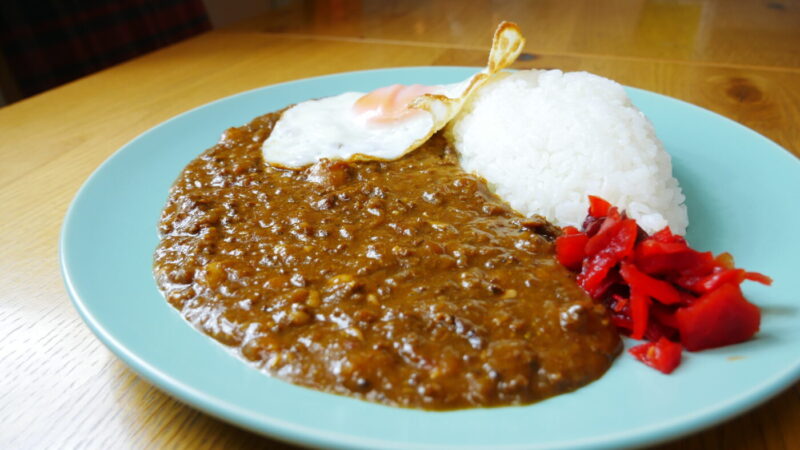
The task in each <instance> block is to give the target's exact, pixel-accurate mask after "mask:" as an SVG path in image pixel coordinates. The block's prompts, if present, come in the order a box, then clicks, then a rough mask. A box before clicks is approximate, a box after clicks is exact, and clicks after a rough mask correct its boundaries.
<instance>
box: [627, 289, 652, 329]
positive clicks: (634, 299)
mask: <svg viewBox="0 0 800 450" xmlns="http://www.w3.org/2000/svg"><path fill="white" fill-rule="evenodd" d="M631 319H632V321H633V330H632V332H631V337H632V338H634V339H642V338H643V337H644V333H645V331H647V321H648V320H649V319H650V299H649V298H648V297H647V296H646V295H644V294H642V293H641V292H638V291H637V290H636V289H631Z"/></svg>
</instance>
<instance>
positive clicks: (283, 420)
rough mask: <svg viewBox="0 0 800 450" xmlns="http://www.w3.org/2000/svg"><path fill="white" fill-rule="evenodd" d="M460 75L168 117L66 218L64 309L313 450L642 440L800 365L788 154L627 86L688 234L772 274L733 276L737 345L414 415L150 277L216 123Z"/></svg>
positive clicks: (281, 92) (240, 419)
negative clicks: (259, 342) (667, 158)
mask: <svg viewBox="0 0 800 450" xmlns="http://www.w3.org/2000/svg"><path fill="white" fill-rule="evenodd" d="M475 70H476V69H474V68H455V67H418V68H403V69H386V70H375V71H366V72H354V73H345V74H338V75H332V76H326V77H320V78H312V79H307V80H300V81H294V82H290V83H284V84H279V85H275V86H269V87H265V88H261V89H256V90H253V91H249V92H245V93H242V94H239V95H235V96H233V97H228V98H225V99H222V100H219V101H216V102H214V103H211V104H208V105H205V106H202V107H200V108H197V109H194V110H192V111H189V112H187V113H184V114H182V115H180V116H178V117H175V118H173V119H171V120H169V121H167V122H165V123H163V124H161V125H159V126H157V127H155V128H153V129H151V130H149V131H147V132H146V133H144V134H142V135H141V136H139V137H138V138H136V139H135V140H133V141H132V142H130V143H129V144H127V145H126V146H124V147H123V148H121V149H120V150H119V151H118V152H116V153H115V154H114V155H113V156H112V157H111V158H109V159H108V161H106V162H105V163H104V164H103V165H102V166H100V168H98V169H97V171H96V172H95V173H94V174H93V175H92V176H91V177H90V178H89V180H88V181H87V182H86V183H85V185H84V186H83V187H82V189H81V190H80V192H79V193H78V194H77V196H76V197H75V199H74V201H73V203H72V206H71V208H70V210H69V213H68V214H67V217H66V220H65V223H64V228H63V232H62V239H61V264H62V270H63V274H64V279H65V282H66V286H67V289H68V291H69V293H70V296H71V297H72V300H73V302H74V304H75V307H76V308H77V310H78V311H79V312H80V314H81V316H82V317H83V319H84V320H85V321H86V323H87V324H88V325H89V327H90V328H91V329H92V330H93V331H94V333H95V334H96V335H97V336H98V337H99V338H100V339H101V340H102V341H103V342H104V343H105V344H106V345H107V346H108V347H109V348H110V349H111V351H113V352H114V353H115V354H116V355H117V356H119V357H120V358H121V359H122V360H123V361H125V363H127V364H128V365H129V366H130V367H131V368H132V369H133V370H135V371H136V372H137V373H139V374H140V375H141V376H142V377H143V378H145V379H147V380H148V381H150V382H152V383H153V384H155V385H156V386H158V387H159V388H161V389H162V390H164V391H166V392H168V393H169V394H171V395H173V396H175V397H177V398H179V399H180V400H182V401H184V402H186V403H188V404H190V405H193V406H195V407H197V408H199V409H201V410H203V411H205V412H207V413H209V414H211V415H214V416H216V417H219V418H221V419H223V420H226V421H228V422H231V423H234V424H237V425H239V426H241V427H244V428H247V429H250V430H253V431H255V432H258V433H262V434H265V435H269V436H273V437H276V438H279V439H283V440H287V441H291V442H295V443H300V444H305V445H314V446H326V447H328V446H331V447H369V448H391V447H396V448H401V447H402V448H414V447H426V448H427V447H437V446H438V447H452V448H456V447H457V448H471V447H491V448H495V449H498V448H523V447H541V448H557V447H561V448H580V447H593V448H595V447H621V446H638V445H645V444H653V443H657V442H661V441H664V440H667V439H671V438H675V437H678V436H681V435H685V434H687V433H691V432H693V431H697V430H699V429H701V428H704V427H708V426H710V425H712V424H715V423H717V422H720V421H723V420H725V419H728V418H730V417H731V416H734V415H736V414H739V413H741V412H743V411H745V410H746V409H748V408H752V407H754V406H755V405H757V404H759V403H761V402H763V401H765V400H767V399H768V398H769V397H771V396H773V395H775V394H777V393H778V392H780V391H781V390H782V389H784V388H786V387H788V386H789V385H790V384H791V383H793V382H794V381H795V380H797V379H798V375H800V345H798V344H797V343H798V342H800V310H798V308H800V306H799V305H800V303H799V302H798V292H800V277H798V276H797V269H798V265H797V259H798V255H800V239H798V237H797V224H798V223H800V200H798V199H799V198H800V196H799V195H798V194H799V193H800V161H798V159H796V158H795V157H794V156H792V155H791V154H790V153H788V152H786V151H785V150H783V149H782V148H780V147H779V146H778V145H776V144H775V143H773V142H771V141H769V140H768V139H766V138H764V137H763V136H761V135H759V134H757V133H755V132H753V131H752V130H749V129H747V128H745V127H743V126H741V125H739V124H737V123H735V122H733V121H731V120H728V119H725V118H723V117H721V116H719V115H716V114H714V113H711V112H709V111H706V110H704V109H701V108H698V107H696V106H693V105H690V104H687V103H684V102H681V101H678V100H675V99H672V98H669V97H664V96H662V95H658V94H654V93H651V92H647V91H642V90H639V89H628V93H629V94H630V96H631V98H632V99H633V102H634V103H635V104H636V105H637V106H638V107H639V108H640V109H641V110H642V111H644V113H645V114H647V116H649V118H650V119H651V120H652V121H653V123H654V124H655V128H656V130H657V132H658V135H659V136H660V138H661V139H662V140H663V141H664V143H665V145H666V148H667V150H668V151H669V153H670V154H671V155H672V158H673V164H674V171H675V175H676V176H677V178H678V179H679V180H680V183H681V185H682V187H683V189H684V192H685V194H686V197H687V205H688V208H689V218H690V221H691V225H690V227H689V233H688V239H689V241H690V243H691V244H692V245H693V246H695V247H696V248H698V249H701V250H711V251H714V252H715V253H717V252H721V251H726V250H727V251H730V252H732V253H733V254H734V255H735V256H736V259H737V263H738V265H739V266H741V267H744V268H746V269H749V270H755V271H759V272H763V273H765V274H768V275H770V276H772V277H773V278H774V280H775V283H774V285H773V286H772V287H763V286H761V285H757V284H755V283H747V284H745V286H744V292H745V295H746V296H747V297H748V298H749V299H751V300H752V301H753V302H754V303H756V304H758V305H759V306H761V308H762V311H763V323H762V330H761V332H760V333H759V334H758V337H757V338H756V339H754V340H752V341H749V342H746V343H743V344H739V345H734V346H730V347H726V348H721V349H716V350H710V351H705V352H701V353H696V354H688V355H687V356H686V357H685V360H684V363H683V364H682V365H681V367H680V368H679V369H678V370H677V371H676V372H674V373H673V374H672V375H670V376H665V375H662V374H660V373H659V372H656V371H655V370H652V369H650V368H648V367H646V366H644V365H643V364H641V363H638V362H636V361H634V360H633V358H632V357H630V355H628V354H627V353H625V354H623V355H621V356H620V357H619V359H618V360H617V361H616V362H615V363H614V365H613V367H612V368H611V369H610V370H609V371H608V373H607V374H606V375H605V376H604V377H603V378H601V379H600V380H598V381H596V382H594V383H592V384H590V385H588V386H586V387H584V388H582V389H579V390H578V391H576V392H574V393H571V394H566V395H561V396H558V397H555V398H552V399H549V400H546V401H543V402H540V403H537V404H533V405H530V406H524V407H505V408H493V409H471V410H462V411H453V412H424V411H417V410H408V409H399V408H391V407H387V406H381V405H377V404H371V403H367V402H363V401H359V400H353V399H350V398H345V397H340V396H336V395H330V394H324V393H320V392H316V391H313V390H310V389H306V388H301V387H297V386H294V385H292V384H289V383H286V382H283V381H280V380H277V379H273V378H270V377H268V376H265V375H263V374H262V373H260V372H258V371H257V370H256V369H254V368H252V367H251V366H249V365H247V364H245V363H244V362H242V361H240V360H239V359H237V358H236V357H234V356H233V355H232V354H231V353H229V352H228V351H227V350H226V349H225V348H224V347H223V346H221V345H219V344H217V343H216V342H215V341H213V340H212V339H210V338H208V337H206V336H205V335H203V334H201V333H200V332H198V331H196V330H195V329H194V328H192V327H191V326H190V325H189V324H187V323H186V322H185V321H184V320H183V319H182V318H181V317H180V316H179V315H178V313H177V312H176V311H175V310H174V309H173V308H172V307H171V306H169V305H168V304H167V302H166V301H165V300H164V299H163V298H162V296H161V295H160V294H159V292H158V290H157V289H156V285H155V282H154V279H153V276H152V274H151V266H152V254H153V250H154V248H155V247H156V244H157V242H158V239H157V234H156V224H157V222H158V219H159V214H160V211H161V208H162V206H163V205H164V202H165V201H166V198H167V191H168V189H169V187H170V185H171V184H172V182H173V181H174V180H175V179H176V177H177V176H178V174H179V173H180V171H181V169H182V168H183V167H184V166H185V165H186V164H187V163H188V162H189V161H191V160H192V159H193V158H195V157H196V156H197V155H198V154H200V152H202V151H203V150H204V149H206V148H208V147H211V146H212V145H213V144H214V143H215V142H216V141H217V138H218V137H219V135H220V134H221V133H222V132H223V131H224V130H225V129H226V128H227V127H230V126H235V125H241V124H245V123H247V122H249V121H250V119H252V118H254V117H256V116H258V115H261V114H263V113H266V112H269V111H273V110H276V109H279V108H282V107H284V106H286V105H289V104H292V103H295V102H299V101H302V100H306V99H309V98H315V97H323V96H328V95H333V94H338V93H341V92H344V91H347V90H361V91H366V90H371V89H373V88H377V87H379V86H384V85H388V84H392V83H405V84H412V83H424V84H438V83H451V82H455V81H458V80H463V79H465V78H467V77H468V76H469V75H471V74H472V73H474V71H475Z"/></svg>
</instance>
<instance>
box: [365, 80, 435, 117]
mask: <svg viewBox="0 0 800 450" xmlns="http://www.w3.org/2000/svg"><path fill="white" fill-rule="evenodd" d="M435 91H436V87H435V86H424V85H421V84H412V85H410V86H405V85H402V84H393V85H391V86H386V87H382V88H378V89H375V90H374V91H372V92H370V93H368V94H364V95H363V96H362V97H361V98H359V99H358V100H356V102H355V103H354V104H353V110H354V111H355V112H356V114H358V115H359V116H361V117H363V118H364V119H365V120H366V121H367V122H369V123H376V124H377V123H381V124H388V123H393V122H399V121H402V120H405V119H407V118H409V117H411V116H413V115H415V114H420V113H421V112H422V111H421V110H419V109H414V108H409V103H411V102H412V101H413V100H414V99H415V98H417V97H419V96H421V95H424V94H430V93H432V92H435Z"/></svg>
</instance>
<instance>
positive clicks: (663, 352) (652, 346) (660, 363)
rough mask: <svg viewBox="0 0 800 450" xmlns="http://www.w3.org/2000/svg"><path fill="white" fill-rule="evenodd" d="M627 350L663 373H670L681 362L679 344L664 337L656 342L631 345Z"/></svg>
mask: <svg viewBox="0 0 800 450" xmlns="http://www.w3.org/2000/svg"><path fill="white" fill-rule="evenodd" d="M628 352H630V354H632V355H633V356H635V357H636V359H638V360H639V361H641V362H643V363H645V364H647V365H648V366H650V367H652V368H654V369H656V370H658V371H659V372H661V373H665V374H670V373H672V371H673V370H675V368H676V367H678V365H679V364H680V363H681V344H678V343H677V342H672V341H670V340H669V339H667V338H664V337H662V338H660V339H658V340H657V341H656V342H647V343H645V344H641V345H637V346H636V347H632V348H631V349H630V350H628Z"/></svg>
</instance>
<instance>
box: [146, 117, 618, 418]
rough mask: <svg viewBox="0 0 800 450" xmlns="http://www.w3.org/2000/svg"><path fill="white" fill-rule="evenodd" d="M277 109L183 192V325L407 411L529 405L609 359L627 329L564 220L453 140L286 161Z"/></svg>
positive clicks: (227, 142)
mask: <svg viewBox="0 0 800 450" xmlns="http://www.w3.org/2000/svg"><path fill="white" fill-rule="evenodd" d="M278 118H279V113H275V114H268V115H265V116H262V117H259V118H257V119H255V120H254V121H253V122H251V123H250V124H249V125H246V126H243V127H239V128H232V129H230V130H228V131H227V132H226V133H225V135H224V136H223V138H222V140H221V141H220V142H219V143H218V144H217V145H215V146H214V147H212V148H211V149H209V150H207V151H206V152H205V153H203V154H202V155H201V156H199V157H198V158H197V159H195V160H194V161H192V162H191V163H190V164H189V165H188V166H187V167H186V169H185V170H184V171H183V173H182V174H181V176H180V178H179V179H178V180H177V182H176V183H175V185H174V186H173V188H172V190H171V191H170V195H169V200H168V201H167V204H166V207H165V208H164V211H163V215H162V218H161V223H160V225H159V231H160V235H161V242H160V244H159V246H158V249H157V250H156V254H155V275H156V279H157V282H158V285H159V287H160V288H161V290H162V291H163V292H164V294H165V296H166V298H167V300H168V301H169V302H170V303H171V304H172V305H173V306H174V307H175V308H177V309H178V311H180V313H181V314H182V315H183V316H184V317H185V318H186V320H188V321H189V322H191V323H192V324H194V325H195V326H196V327H198V328H199V329H200V330H202V331H203V332H205V333H207V334H208V335H210V336H211V337H213V338H214V339H216V340H218V341H220V342H222V343H223V344H226V345H229V346H232V347H234V348H237V349H238V350H239V351H240V352H241V355H242V356H243V357H244V358H246V359H248V360H250V361H252V362H254V363H255V364H257V365H258V366H259V367H260V368H262V369H263V370H265V371H266V372H268V373H269V374H272V375H274V376H277V377H279V378H282V379H284V380H288V381H291V382H293V383H297V384H300V385H303V386H308V387H312V388H316V389H320V390H323V391H326V392H332V393H337V394H345V395H350V396H354V397H358V398H362V399H366V400H371V401H375V402H380V403H384V404H388V405H394V406H403V407H413V408H424V409H454V408H465V407H479V406H497V405H519V404H525V403H531V402H534V401H537V400H540V399H543V398H546V397H550V396H553V395H556V394H560V393H563V392H567V391H571V390H573V389H576V388H578V387H580V386H583V385H585V384H587V383H589V382H591V381H593V380H595V379H597V378H598V377H600V376H601V375H602V374H603V373H604V372H605V371H606V369H608V367H609V366H610V364H611V362H612V360H613V359H614V357H615V356H616V355H617V354H618V352H619V351H620V346H621V343H620V339H619V336H618V334H617V332H616V330H615V329H614V327H613V325H612V324H611V323H610V322H609V319H608V317H607V314H606V311H605V309H604V307H603V306H602V305H599V304H595V303H594V302H592V300H591V299H590V298H589V297H588V296H587V295H586V294H585V293H584V292H583V291H582V290H581V289H580V288H579V287H578V286H577V285H576V283H575V280H574V275H572V274H571V273H569V272H568V271H567V270H566V269H564V268H563V267H562V266H561V265H559V264H558V263H557V261H556V260H555V258H554V255H553V244H552V239H553V237H554V234H555V233H557V230H556V229H555V228H553V227H552V226H550V225H549V224H548V223H547V222H546V221H544V220H541V219H538V218H534V219H530V218H525V217H523V216H521V215H520V214H518V213H516V212H515V211H513V210H512V209H510V208H509V207H508V206H507V205H506V204H505V203H504V202H503V201H502V200H500V199H498V198H497V197H496V196H495V195H493V194H492V193H491V192H490V191H489V190H488V189H487V187H486V183H485V181H483V180H482V179H481V178H479V177H477V176H475V175H471V174H469V173H465V172H464V171H463V170H462V169H461V168H460V166H459V164H458V159H457V155H456V154H455V151H454V150H453V149H451V148H450V147H449V146H448V144H447V142H446V140H445V139H444V138H443V137H442V136H441V135H438V134H437V135H435V136H434V137H433V138H431V139H430V140H429V141H428V142H427V143H426V144H425V145H423V146H422V147H420V148H419V149H417V150H415V151H413V152H412V153H410V154H408V155H406V156H405V157H403V158H402V159H399V160H396V161H390V162H382V161H362V162H331V161H326V160H323V161H321V162H319V163H317V164H315V165H313V166H310V167H307V168H305V169H302V170H288V169H282V168H278V167H272V166H269V165H267V164H265V163H264V161H263V159H262V155H261V144H262V143H263V141H264V139H265V138H266V137H267V136H268V135H269V133H270V131H271V130H272V127H273V125H274V123H275V122H276V120H277V119H278ZM211 370H213V368H211Z"/></svg>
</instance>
